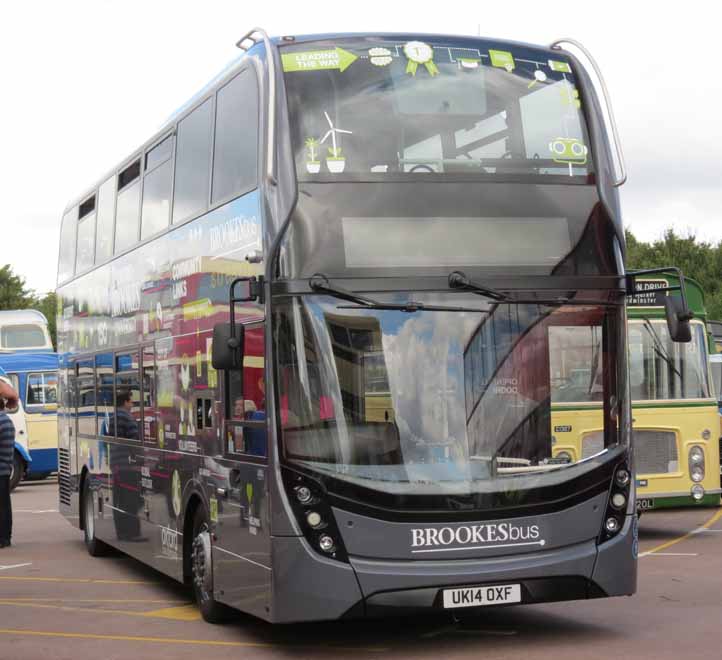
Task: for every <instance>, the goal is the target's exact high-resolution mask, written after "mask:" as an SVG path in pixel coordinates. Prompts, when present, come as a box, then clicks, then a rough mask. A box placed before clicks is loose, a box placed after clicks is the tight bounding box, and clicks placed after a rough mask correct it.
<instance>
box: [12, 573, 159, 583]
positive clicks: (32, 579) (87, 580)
mask: <svg viewBox="0 0 722 660" xmlns="http://www.w3.org/2000/svg"><path fill="white" fill-rule="evenodd" d="M0 580H18V581H28V582H62V583H64V584H67V583H76V584H78V583H80V584H159V583H158V582H154V581H147V580H104V579H99V578H60V577H34V576H33V577H30V576H28V575H24V576H22V577H20V576H15V575H0Z"/></svg>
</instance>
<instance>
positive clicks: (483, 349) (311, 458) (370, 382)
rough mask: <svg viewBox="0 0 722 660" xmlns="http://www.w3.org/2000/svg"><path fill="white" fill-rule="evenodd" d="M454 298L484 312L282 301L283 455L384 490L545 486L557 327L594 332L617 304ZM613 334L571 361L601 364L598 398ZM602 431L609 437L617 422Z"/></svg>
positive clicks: (606, 390) (605, 386) (558, 464)
mask: <svg viewBox="0 0 722 660" xmlns="http://www.w3.org/2000/svg"><path fill="white" fill-rule="evenodd" d="M424 302H427V303H428V302H430V301H429V300H424ZM434 302H436V303H437V304H442V303H444V302H445V303H446V304H459V299H456V298H455V299H454V301H453V303H449V299H448V297H446V298H444V297H443V296H437V299H436V300H435V301H434ZM463 304H464V306H467V305H468V307H470V308H479V309H481V310H483V311H480V312H477V311H468V312H466V311H464V312H428V311H422V312H417V313H413V314H409V313H405V312H401V311H393V310H391V311H379V310H365V309H349V308H343V307H342V306H339V304H338V301H336V300H333V299H330V298H326V297H317V296H314V297H307V298H304V299H300V298H295V299H290V300H288V301H287V302H286V303H284V304H281V305H279V307H278V308H277V309H278V310H279V311H278V313H277V317H276V319H275V323H276V328H275V337H276V341H277V350H278V356H279V365H278V382H279V393H280V417H281V427H282V429H281V432H282V439H283V451H284V458H285V460H286V461H289V462H291V463H296V464H299V465H302V466H304V467H306V468H307V469H312V470H314V471H320V472H323V473H326V474H330V475H332V476H334V477H336V478H340V479H346V480H348V481H352V482H356V483H360V484H363V485H364V486H366V487H369V488H375V489H378V490H383V491H387V492H392V493H436V492H454V493H469V492H477V491H481V490H484V491H489V489H491V490H494V489H495V488H497V486H495V485H494V484H499V485H498V488H500V489H501V488H505V486H503V485H502V483H503V481H505V479H501V481H497V479H500V478H505V477H511V476H514V475H519V474H528V473H529V474H534V475H536V479H537V480H538V482H539V483H540V484H542V483H544V480H545V479H548V478H553V477H552V475H551V473H552V472H555V473H558V472H559V470H561V469H562V468H564V467H566V466H567V464H566V463H564V462H562V461H558V460H556V459H553V458H552V432H551V404H552V401H553V400H554V392H556V391H558V390H559V386H558V385H557V383H556V381H558V380H559V374H558V365H557V362H558V358H557V356H556V353H555V351H556V350H557V348H558V343H559V337H560V336H561V334H564V333H568V332H569V328H574V330H575V331H577V330H578V331H579V332H581V333H582V334H585V333H586V334H588V335H590V336H592V337H596V336H597V335H598V336H599V337H601V336H602V334H603V333H604V332H607V330H605V328H606V326H607V324H608V321H607V317H608V316H611V315H614V314H617V312H616V311H612V310H609V309H606V308H604V307H602V306H595V305H586V306H581V305H577V306H574V305H567V306H556V307H549V306H544V305H531V304H519V305H517V304H513V305H506V304H503V305H486V306H485V304H484V303H483V302H481V301H480V299H479V297H478V296H477V297H470V299H469V300H468V301H466V300H465V301H464V303H463ZM560 333H561V334H560ZM613 344H614V342H611V341H606V342H602V343H601V344H598V345H595V350H591V351H589V350H586V351H585V350H581V351H580V352H579V354H578V355H577V356H576V362H575V364H576V365H581V366H577V367H575V368H576V369H580V370H582V371H583V372H584V373H586V374H590V373H593V374H595V378H596V375H597V374H598V377H599V380H598V385H599V388H600V389H599V391H598V392H597V389H596V385H595V387H594V388H593V392H594V395H595V396H597V394H598V395H599V397H600V399H601V398H602V397H611V395H612V392H611V390H612V383H613V381H614V378H613V376H612V375H611V374H612V369H613V368H614V356H613V355H612V354H611V353H612V350H613V349H611V348H610V347H611V346H613ZM604 347H607V348H606V349H605V348H604ZM585 360H586V362H585ZM575 374H576V372H575ZM594 382H595V384H596V383H597V381H596V380H595V381H594ZM605 437H606V442H607V445H609V444H612V443H613V442H616V438H617V435H616V430H615V429H606V433H605Z"/></svg>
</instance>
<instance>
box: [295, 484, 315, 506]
mask: <svg viewBox="0 0 722 660" xmlns="http://www.w3.org/2000/svg"><path fill="white" fill-rule="evenodd" d="M311 497H312V495H311V489H310V488H308V486H299V487H298V488H296V499H297V500H298V501H299V502H300V503H301V504H308V503H309V502H310V501H311Z"/></svg>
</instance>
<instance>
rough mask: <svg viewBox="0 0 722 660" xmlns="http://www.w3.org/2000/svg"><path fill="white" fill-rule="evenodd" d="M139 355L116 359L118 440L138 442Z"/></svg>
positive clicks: (115, 420)
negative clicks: (124, 439)
mask: <svg viewBox="0 0 722 660" xmlns="http://www.w3.org/2000/svg"><path fill="white" fill-rule="evenodd" d="M138 372H139V363H138V353H128V354H125V355H116V357H115V418H114V425H113V426H114V431H115V436H116V437H118V438H126V439H128V440H138V439H139V438H140V435H139V434H138V427H139V425H140V410H141V406H140V378H139V375H138Z"/></svg>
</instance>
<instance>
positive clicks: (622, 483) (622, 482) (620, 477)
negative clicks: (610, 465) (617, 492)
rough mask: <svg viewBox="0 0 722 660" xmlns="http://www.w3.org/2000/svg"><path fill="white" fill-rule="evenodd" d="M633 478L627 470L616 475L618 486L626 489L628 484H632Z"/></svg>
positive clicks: (623, 469)
mask: <svg viewBox="0 0 722 660" xmlns="http://www.w3.org/2000/svg"><path fill="white" fill-rule="evenodd" d="M631 478H632V476H631V475H630V474H629V470H626V469H625V468H621V469H620V470H617V474H616V475H615V480H616V482H617V486H619V487H620V488H624V487H626V486H627V484H628V483H629V482H630V480H631Z"/></svg>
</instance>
